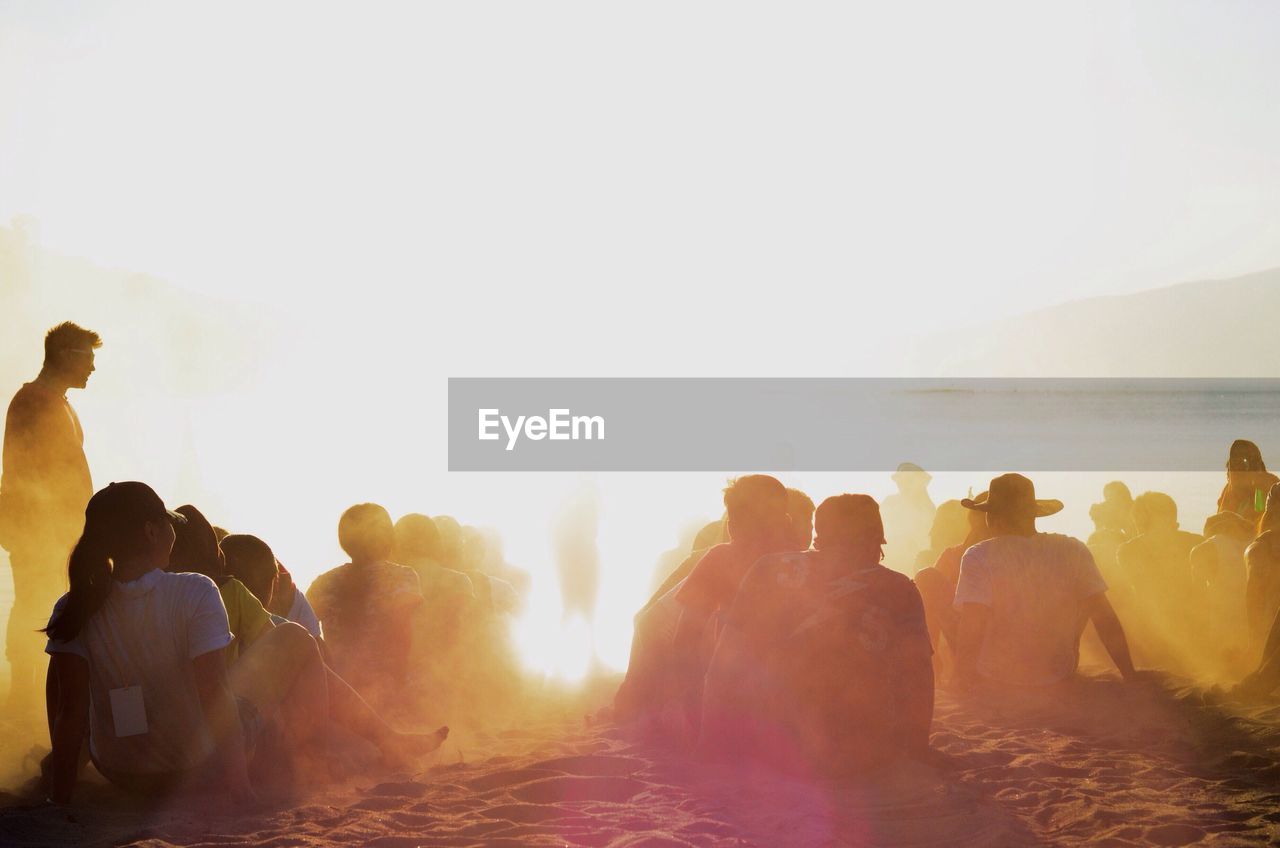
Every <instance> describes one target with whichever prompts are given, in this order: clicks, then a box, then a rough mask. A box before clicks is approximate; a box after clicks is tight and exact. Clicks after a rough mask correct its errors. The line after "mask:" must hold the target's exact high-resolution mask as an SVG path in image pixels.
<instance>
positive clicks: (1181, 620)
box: [1116, 492, 1206, 666]
mask: <svg viewBox="0 0 1280 848" xmlns="http://www.w3.org/2000/svg"><path fill="white" fill-rule="evenodd" d="M1133 519H1134V523H1135V524H1137V526H1138V535H1137V537H1136V538H1134V539H1131V540H1129V541H1128V542H1125V543H1124V544H1123V545H1121V546H1120V548H1119V549H1118V550H1117V552H1116V562H1117V568H1118V573H1119V575H1120V578H1121V579H1122V580H1123V581H1124V582H1125V584H1126V586H1127V587H1128V592H1127V596H1126V601H1127V606H1126V611H1131V612H1132V614H1133V615H1134V616H1135V617H1136V620H1135V621H1133V626H1132V627H1131V628H1130V630H1131V633H1132V636H1133V637H1134V639H1133V641H1134V644H1135V650H1136V651H1137V653H1138V655H1139V657H1140V658H1142V657H1145V660H1144V661H1145V662H1149V663H1155V664H1159V665H1161V666H1172V665H1177V664H1178V663H1180V662H1182V661H1183V660H1184V659H1185V657H1186V656H1187V651H1188V648H1189V647H1191V646H1190V645H1189V643H1188V642H1187V640H1186V636H1187V635H1188V634H1189V633H1192V632H1196V631H1198V630H1199V627H1200V626H1202V625H1204V615H1205V612H1206V610H1205V607H1204V599H1203V597H1202V596H1201V594H1202V593H1197V591H1196V589H1195V586H1194V584H1193V581H1192V579H1191V549H1192V548H1194V547H1195V546H1196V545H1198V544H1200V543H1201V542H1203V541H1204V538H1203V537H1201V536H1200V535H1198V534H1196V533H1191V532H1189V531H1186V530H1179V529H1178V505H1177V504H1176V503H1174V500H1173V498H1171V497H1169V496H1168V495H1166V494H1164V493H1163V492H1143V493H1142V494H1141V495H1139V496H1138V497H1136V498H1135V499H1134V501H1133ZM1190 620H1195V622H1196V625H1197V626H1196V627H1193V628H1188V626H1187V624H1188V622H1189V621H1190ZM1135 630H1136V632H1133V631H1135Z"/></svg>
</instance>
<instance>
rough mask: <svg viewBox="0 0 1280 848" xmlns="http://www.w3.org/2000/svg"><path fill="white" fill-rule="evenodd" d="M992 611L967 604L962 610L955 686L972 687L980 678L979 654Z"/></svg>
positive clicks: (982, 606) (980, 606) (978, 605)
mask: <svg viewBox="0 0 1280 848" xmlns="http://www.w3.org/2000/svg"><path fill="white" fill-rule="evenodd" d="M990 619H991V609H990V608H989V607H987V606H985V605H983V604H965V605H964V607H963V608H962V609H961V610H960V627H959V630H960V632H959V643H960V644H959V645H957V647H956V676H955V685H956V686H957V687H958V688H960V689H967V688H968V687H969V686H972V685H973V683H974V681H975V680H977V677H978V654H979V653H980V652H981V651H982V643H983V641H984V640H985V639H986V637H987V622H988V621H989V620H990Z"/></svg>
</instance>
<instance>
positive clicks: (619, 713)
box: [613, 474, 798, 730]
mask: <svg viewBox="0 0 1280 848" xmlns="http://www.w3.org/2000/svg"><path fill="white" fill-rule="evenodd" d="M786 492H787V490H786V487H784V486H783V485H782V483H781V482H779V481H778V480H777V479H775V478H773V477H769V476H767V475H764V474H753V475H750V476H746V477H739V478H737V479H735V480H731V481H730V482H729V485H728V487H726V488H725V490H724V505H725V509H726V519H725V522H724V532H725V533H726V535H727V536H728V538H729V541H727V542H724V543H721V544H717V545H714V546H713V547H711V548H710V549H708V550H706V551H694V552H693V553H692V554H691V555H690V556H689V559H687V560H686V561H685V563H684V564H682V565H681V567H680V568H678V569H676V571H675V572H674V573H672V574H671V575H670V576H669V577H668V578H667V581H666V583H664V585H663V587H660V588H659V590H658V591H659V593H660V594H655V596H654V597H653V598H651V599H650V600H649V603H648V604H646V605H645V607H644V608H643V609H642V610H641V611H640V612H639V613H637V614H636V617H635V635H634V637H633V638H632V642H631V661H630V662H629V663H628V665H627V674H626V677H625V678H623V681H622V685H621V686H619V687H618V693H617V695H616V696H615V697H614V701H613V714H614V716H615V717H616V718H618V719H620V720H624V721H630V720H636V719H646V718H655V719H661V720H662V721H665V722H667V723H668V724H669V725H675V726H677V727H678V726H679V725H680V723H681V722H683V721H685V720H686V719H685V717H684V715H683V711H684V710H685V709H689V710H692V709H693V708H694V705H696V703H697V695H696V694H695V693H694V690H699V689H701V676H702V670H703V669H704V668H705V662H706V658H707V657H708V656H709V653H710V646H711V645H713V644H714V633H713V632H708V624H709V623H712V622H713V621H714V616H715V614H716V612H718V611H719V610H720V609H721V608H722V607H723V606H726V605H728V604H729V603H730V602H731V601H732V600H733V595H734V593H736V592H737V589H738V583H739V582H741V580H742V575H743V574H745V573H746V571H747V569H748V568H750V567H751V565H752V564H753V563H754V562H755V561H756V560H757V559H759V558H760V557H761V556H763V555H764V554H767V553H777V552H779V551H784V550H790V549H793V548H794V547H795V546H796V545H797V544H798V540H797V539H796V534H795V524H794V522H793V521H792V518H791V516H789V515H788V514H787V504H788V498H787V493H786ZM719 533H720V527H719V522H712V523H711V524H709V525H707V526H706V527H704V528H703V532H702V533H699V540H709V539H710V538H714V537H715V536H716V535H718V534H719ZM694 544H695V545H696V544H698V541H695V542H694ZM704 564H705V566H704ZM682 572H683V573H682ZM690 585H692V587H693V588H692V589H690ZM712 629H714V628H712ZM704 640H705V641H704ZM704 645H705V649H704ZM690 720H693V721H696V717H693V718H691V719H690ZM668 729H672V730H674V729H676V728H675V727H669V728H668Z"/></svg>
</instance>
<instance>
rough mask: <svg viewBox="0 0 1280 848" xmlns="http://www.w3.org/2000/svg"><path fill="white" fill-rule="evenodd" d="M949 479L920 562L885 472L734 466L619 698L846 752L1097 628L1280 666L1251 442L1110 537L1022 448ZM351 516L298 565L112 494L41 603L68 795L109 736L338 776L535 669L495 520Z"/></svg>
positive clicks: (1165, 657) (680, 733) (685, 733)
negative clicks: (1040, 484) (949, 530)
mask: <svg viewBox="0 0 1280 848" xmlns="http://www.w3.org/2000/svg"><path fill="white" fill-rule="evenodd" d="M947 506H948V505H947V504H944V505H943V508H940V509H939V510H938V516H939V517H940V520H941V516H942V515H943V512H944V508H946V507H947ZM956 507H957V509H959V510H962V511H963V512H962V513H961V515H962V517H964V518H965V519H966V520H965V524H964V528H965V531H966V532H965V535H964V538H963V539H961V540H959V541H954V540H953V543H951V544H945V545H943V544H940V543H941V542H943V541H944V537H945V536H946V534H942V533H934V534H933V536H931V542H932V543H933V544H934V546H935V548H937V550H935V551H933V552H932V553H930V554H929V555H928V558H927V559H932V564H926V565H923V566H922V567H920V568H919V570H918V571H917V572H916V573H915V576H914V580H913V579H911V578H910V577H908V576H906V575H904V574H902V573H900V572H899V571H895V570H892V569H890V568H887V567H886V566H885V564H884V549H885V544H886V542H885V524H884V521H883V520H882V516H881V510H880V506H879V505H878V504H877V503H876V501H875V500H874V499H872V498H871V497H870V496H867V495H861V494H840V495H836V496H833V497H830V498H827V499H826V500H824V501H822V503H821V504H819V505H817V506H816V508H815V505H814V503H813V501H812V500H811V499H810V498H809V497H808V496H807V495H805V494H804V493H803V492H800V491H798V490H796V489H788V488H786V487H785V486H784V485H783V484H782V483H781V482H780V481H779V480H778V479H776V478H774V477H772V476H769V475H763V474H753V475H749V476H744V477H740V478H737V479H735V480H733V481H731V482H730V484H729V485H728V487H727V488H726V489H725V490H724V509H725V512H724V517H723V519H722V520H720V521H717V522H712V523H711V524H708V525H706V526H705V527H704V528H703V529H702V531H701V532H700V533H698V534H697V537H696V538H695V540H694V541H693V544H692V548H693V549H692V550H691V551H690V552H689V553H688V555H687V556H686V557H685V558H684V559H683V561H681V562H679V563H678V564H674V565H672V567H671V568H670V570H669V573H667V574H666V575H665V579H663V580H662V582H661V584H660V585H659V586H658V588H657V589H656V591H655V592H654V593H653V596H652V597H651V598H650V599H649V601H648V602H647V603H646V604H645V605H644V606H643V608H642V609H641V610H640V612H639V613H637V615H636V618H635V636H634V639H633V644H632V652H631V661H630V664H629V667H628V670H627V673H626V677H625V678H624V680H623V681H622V684H621V686H620V688H619V690H618V692H617V695H616V697H615V699H614V702H613V705H612V706H611V708H610V709H609V711H608V713H609V715H610V717H611V718H613V719H615V720H617V721H619V722H624V723H638V724H639V725H640V726H641V727H642V728H644V729H646V730H648V731H650V732H653V733H657V734H661V735H665V736H667V737H669V738H671V739H674V740H679V741H680V742H682V743H684V744H686V745H689V746H693V747H694V748H696V750H697V751H699V752H700V753H702V754H704V755H707V756H713V757H716V756H720V757H724V756H734V757H741V756H743V754H744V752H749V754H750V756H752V757H753V758H756V759H759V760H761V761H763V762H766V763H769V764H770V765H773V766H776V767H778V768H782V769H785V770H789V771H799V772H803V773H809V774H820V775H832V774H845V773H849V772H865V771H866V770H868V769H875V768H877V767H879V766H882V765H884V764H886V763H888V762H891V761H893V760H895V759H898V758H901V757H904V756H906V757H916V758H924V757H926V756H928V753H929V732H930V724H931V721H932V713H933V703H934V694H935V686H936V685H938V684H939V683H941V684H943V685H947V686H949V687H952V688H953V689H955V690H956V691H960V692H964V691H967V690H969V689H972V688H974V687H983V688H985V687H1017V688H1021V689H1024V690H1025V689H1039V690H1046V688H1047V687H1054V686H1057V685H1059V684H1062V683H1064V682H1066V681H1068V680H1069V679H1070V678H1072V677H1073V676H1074V675H1075V673H1076V671H1077V668H1078V666H1079V664H1080V658H1081V650H1082V640H1083V641H1084V642H1085V645H1086V647H1087V645H1088V640H1093V642H1094V643H1095V645H1096V646H1097V647H1099V648H1101V649H1102V650H1103V651H1105V653H1106V654H1107V655H1108V656H1109V658H1110V661H1111V663H1112V664H1114V666H1115V668H1116V669H1117V670H1118V671H1119V673H1120V675H1121V677H1122V678H1123V679H1125V680H1135V679H1138V678H1139V677H1140V675H1139V673H1138V672H1137V671H1136V670H1135V663H1134V659H1133V656H1132V655H1131V647H1130V644H1131V640H1133V645H1134V649H1135V653H1136V654H1137V655H1138V656H1139V659H1140V663H1141V664H1142V665H1144V666H1148V665H1149V666H1158V667H1161V668H1166V669H1174V670H1181V669H1182V668H1184V667H1186V666H1185V665H1184V666H1179V665H1178V662H1177V661H1178V659H1179V655H1178V651H1177V648H1178V644H1177V640H1175V639H1173V637H1172V635H1171V634H1174V633H1175V632H1176V631H1177V630H1178V628H1183V629H1186V628H1197V629H1198V633H1199V638H1200V640H1201V641H1204V642H1210V643H1212V644H1213V645H1215V646H1218V648H1216V649H1217V650H1226V651H1228V653H1229V652H1230V651H1232V650H1238V651H1239V653H1240V656H1239V657H1236V658H1237V659H1238V660H1239V662H1241V663H1245V662H1247V663H1248V670H1249V671H1250V673H1249V674H1248V675H1247V676H1245V678H1244V681H1243V682H1242V683H1241V685H1240V686H1239V687H1238V690H1237V691H1239V692H1240V693H1242V694H1266V693H1269V692H1271V691H1272V690H1274V689H1275V688H1277V686H1280V627H1277V626H1276V624H1277V611H1278V610H1280V555H1278V554H1280V544H1277V543H1276V539H1277V530H1278V529H1280V480H1277V479H1276V478H1275V477H1274V476H1272V475H1271V474H1270V473H1269V472H1267V471H1266V469H1265V466H1264V465H1263V464H1262V458H1261V455H1260V453H1258V451H1257V448H1256V446H1253V445H1252V443H1249V442H1237V443H1236V444H1235V445H1233V446H1232V450H1231V455H1230V459H1229V461H1228V482H1227V486H1226V488H1225V489H1224V491H1223V493H1222V497H1221V498H1220V501H1219V511H1218V513H1217V514H1215V515H1214V516H1212V517H1211V518H1210V519H1209V521H1208V522H1207V523H1206V532H1205V534H1204V535H1203V536H1201V535H1199V534H1193V533H1188V532H1185V531H1182V530H1179V529H1178V524H1177V512H1176V505H1174V504H1173V502H1172V500H1171V499H1170V498H1168V496H1167V495H1163V494H1160V493H1154V492H1148V493H1145V494H1142V495H1139V496H1138V497H1136V498H1133V497H1131V496H1130V494H1129V491H1128V489H1127V488H1126V487H1124V486H1123V484H1119V483H1113V484H1109V485H1108V486H1107V487H1106V489H1105V491H1104V499H1103V501H1102V502H1101V503H1100V504H1096V505H1095V506H1094V508H1093V509H1092V510H1091V515H1092V516H1093V518H1094V521H1095V523H1096V524H1097V526H1098V529H1097V530H1096V531H1095V533H1094V534H1093V535H1092V536H1091V537H1090V539H1089V543H1088V544H1086V543H1084V542H1081V541H1079V540H1077V539H1074V538H1071V537H1069V536H1065V535H1060V534H1055V533H1045V532H1040V531H1039V530H1038V529H1037V526H1036V521H1037V519H1039V518H1043V517H1046V516H1049V515H1053V514H1054V513H1056V512H1058V511H1060V510H1061V509H1062V508H1063V504H1062V503H1061V501H1056V500H1044V499H1039V498H1037V497H1036V493H1035V487H1034V485H1033V484H1032V482H1031V480H1029V479H1028V478H1026V477H1024V476H1022V475H1019V474H1004V475H1001V476H999V477H996V478H995V479H993V480H991V481H990V485H989V487H988V488H987V490H986V491H984V492H982V493H980V494H978V495H976V496H974V497H970V498H966V499H964V500H961V501H958V502H957V503H956ZM953 512H954V511H948V517H947V519H946V520H947V521H949V522H951V523H952V524H955V523H956V521H955V518H956V515H954V514H952V513H953ZM338 539H339V543H340V544H341V546H342V548H343V550H344V551H345V552H346V553H347V555H348V556H349V557H350V562H348V563H346V564H344V565H341V566H339V567H337V568H335V569H333V570H331V571H328V572H326V573H324V574H322V575H320V576H319V577H317V578H316V579H315V581H314V582H313V583H312V584H311V586H310V587H309V589H308V590H307V591H306V592H305V593H303V592H302V591H300V590H299V589H298V587H297V586H295V585H294V582H293V579H292V577H291V576H290V574H289V572H288V570H287V569H285V568H284V566H283V565H282V564H281V563H280V562H279V561H278V560H277V558H276V556H275V554H274V553H273V551H272V549H271V548H270V546H269V545H268V544H267V543H266V542H264V541H263V540H262V539H259V538H258V537H256V536H252V535H246V534H228V533H226V532H225V531H223V530H221V529H219V528H217V527H215V526H213V525H212V524H211V523H210V522H209V521H208V520H207V519H206V518H205V516H204V515H203V514H202V513H201V512H200V511H199V510H198V509H196V508H195V507H194V506H190V505H186V506H182V507H179V508H178V509H177V510H175V511H172V512H170V511H168V510H167V509H166V508H165V506H164V504H163V503H162V502H161V499H160V498H159V496H158V495H156V493H155V492H154V491H152V490H151V489H150V488H149V487H147V486H146V485H144V484H142V483H137V482H131V483H113V484H111V485H110V486H107V487H106V488H105V489H102V490H100V491H98V492H97V493H96V494H94V495H93V497H92V498H91V499H90V501H89V505H88V508H87V509H86V511H85V524H84V530H83V533H82V535H81V537H80V540H79V542H78V543H77V544H76V546H75V549H74V551H73V552H72V554H71V558H70V563H69V578H70V591H69V592H67V594H66V595H64V596H63V597H62V598H61V599H60V600H59V601H58V603H57V605H56V606H55V607H54V610H53V614H52V616H51V618H50V619H49V624H48V627H47V635H48V645H47V648H46V650H47V652H48V653H49V654H50V655H51V657H52V660H51V663H50V668H49V676H48V682H47V704H48V718H49V727H50V734H51V737H52V740H53V750H52V752H51V754H50V755H49V757H48V758H47V759H46V762H45V764H44V765H45V768H44V770H43V771H44V782H45V786H46V789H47V792H48V795H49V797H50V798H51V799H52V800H54V801H66V800H67V799H68V798H69V797H70V794H71V790H72V786H73V785H74V783H75V781H76V778H77V775H78V774H79V772H80V770H81V769H82V768H83V767H84V765H85V764H86V763H87V762H88V761H92V762H93V763H94V765H95V766H96V768H97V770H98V771H99V772H101V773H102V774H103V775H104V776H106V777H107V778H108V779H109V780H111V781H112V782H113V783H116V784H119V785H121V786H124V787H127V788H130V789H134V790H138V791H143V792H148V793H156V792H162V791H165V790H166V789H169V788H172V787H176V786H180V785H191V784H193V783H194V784H196V785H205V784H213V783H220V784H221V785H223V786H225V787H226V788H228V789H229V791H230V792H231V793H232V794H233V795H234V796H237V797H251V796H252V795H253V793H254V791H255V790H254V788H253V787H254V785H255V783H256V782H257V781H260V780H271V779H274V778H275V776H276V774H275V773H276V772H278V771H283V772H285V774H284V777H286V778H288V779H291V780H297V779H298V778H299V777H305V776H313V775H314V776H323V775H324V774H325V773H326V769H327V767H328V766H327V764H328V763H329V759H328V758H327V757H326V752H327V750H328V748H329V745H330V744H331V741H332V740H333V739H334V738H335V737H336V736H338V735H345V736H346V737H348V738H363V739H364V740H366V741H367V742H368V743H370V744H371V745H372V746H373V747H372V748H371V749H370V750H375V751H377V752H379V753H380V754H381V756H382V757H383V758H384V759H387V760H391V761H396V762H403V761H404V760H405V759H406V758H410V759H411V758H413V757H416V756H419V755H421V754H423V753H426V752H429V751H431V750H433V749H435V748H437V747H438V746H439V745H440V744H441V743H442V742H443V741H444V739H445V737H446V736H447V734H448V729H447V727H441V728H439V729H438V730H435V731H432V732H427V733H419V732H406V731H404V730H399V729H396V725H404V724H406V723H409V722H413V721H415V720H420V719H421V718H422V717H423V716H425V715H433V714H439V715H443V714H445V713H446V712H448V710H449V709H452V708H454V707H456V706H457V701H456V698H457V697H458V693H459V692H463V691H466V690H467V689H468V687H470V688H471V689H472V690H473V692H480V691H489V692H492V691H494V690H495V689H496V688H500V687H501V686H502V685H504V681H505V682H507V683H509V682H510V681H513V680H515V679H516V678H517V676H518V675H517V674H516V673H515V668H514V664H513V663H512V662H511V661H510V655H509V653H507V652H506V647H505V640H504V634H505V626H504V621H505V617H506V616H509V615H510V614H512V613H514V612H516V611H517V610H518V608H519V605H520V603H521V600H520V599H521V595H522V589H523V588H524V586H523V585H520V584H521V583H522V580H521V575H520V574H519V572H516V571H514V570H513V569H509V568H505V569H504V568H503V567H502V566H500V565H499V563H501V556H500V555H497V556H495V555H494V550H495V548H494V546H493V544H492V542H491V541H490V540H487V539H486V537H485V535H484V534H483V533H480V532H479V531H475V530H472V529H470V528H463V527H462V526H461V525H459V524H458V523H457V522H456V521H454V520H453V519H450V518H447V517H442V518H437V519H432V518H429V517H427V516H425V515H421V514H410V515H406V516H403V517H402V518H401V519H400V520H399V521H397V522H395V523H393V522H392V519H391V516H390V515H389V514H388V512H387V510H386V509H384V508H383V507H381V506H378V505H377V504H358V505H356V506H353V507H351V508H350V509H348V510H347V511H346V512H345V513H343V515H342V517H341V519H340V520H339V522H338ZM1273 548H1275V549H1276V550H1273ZM927 559H926V561H927ZM494 572H501V576H499V574H498V573H494ZM1113 603H1114V606H1113ZM1117 608H1118V609H1119V612H1117ZM1122 621H1124V624H1122V623H1121V622H1122ZM1089 623H1092V625H1093V627H1092V628H1091V632H1090V635H1089V636H1088V637H1087V639H1086V638H1085V634H1086V628H1087V625H1088V624H1089ZM1222 646H1226V647H1222ZM1235 656H1236V655H1235V654H1232V657H1235ZM459 660H463V661H462V662H459ZM468 669H469V670H472V676H471V677H470V678H468V677H467V673H466V671H465V670H468ZM476 670H479V671H478V672H477V671H476ZM477 675H478V676H477ZM446 681H447V683H446ZM450 699H454V700H450ZM441 704H445V705H446V706H445V707H443V708H442V707H441V706H440V705H441ZM406 705H408V706H410V709H407V710H406V709H402V708H403V707H405V706H406ZM339 728H341V729H342V733H341V734H340V732H339Z"/></svg>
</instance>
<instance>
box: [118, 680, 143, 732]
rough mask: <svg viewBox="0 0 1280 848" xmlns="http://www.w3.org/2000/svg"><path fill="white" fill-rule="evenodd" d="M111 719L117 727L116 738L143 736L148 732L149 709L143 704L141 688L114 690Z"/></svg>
mask: <svg viewBox="0 0 1280 848" xmlns="http://www.w3.org/2000/svg"><path fill="white" fill-rule="evenodd" d="M110 694H111V719H112V721H114V722H115V725H116V738H118V739H123V738H124V737H126V736H141V735H142V734H144V733H146V732H147V709H146V706H145V705H144V704H143V703H142V687H141V686H125V687H124V688H123V689H112V690H111V692H110Z"/></svg>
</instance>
